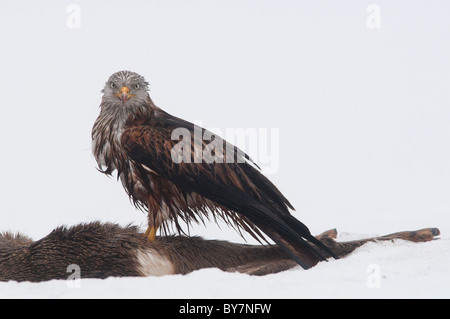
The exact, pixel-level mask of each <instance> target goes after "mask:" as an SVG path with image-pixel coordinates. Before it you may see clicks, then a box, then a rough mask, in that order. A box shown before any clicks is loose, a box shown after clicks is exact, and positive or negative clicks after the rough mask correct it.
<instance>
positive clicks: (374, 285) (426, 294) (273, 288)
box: [0, 234, 450, 299]
mask: <svg viewBox="0 0 450 319" xmlns="http://www.w3.org/2000/svg"><path fill="white" fill-rule="evenodd" d="M357 237H359V236H355V235H349V234H343V235H342V236H341V238H340V239H346V240H347V239H354V238H357ZM449 265H450V239H449V238H445V237H444V238H442V239H440V240H435V241H433V242H428V243H423V244H415V243H410V242H405V241H402V240H398V241H395V242H384V243H370V244H367V245H365V246H363V247H361V248H359V249H358V250H356V251H355V252H354V253H353V254H351V255H350V256H348V257H347V258H345V259H341V260H337V261H330V262H325V263H321V264H319V265H318V266H316V267H315V268H313V269H311V270H308V271H304V270H302V269H300V268H295V269H292V270H290V271H287V272H283V273H280V274H275V275H269V276H265V277H251V276H247V275H242V274H230V273H225V272H222V271H220V270H217V269H204V270H200V271H197V272H194V273H192V274H189V275H186V276H179V275H177V276H166V277H151V278H109V279H106V280H92V279H85V280H82V281H81V284H80V288H69V287H68V286H67V282H66V281H61V280H60V281H50V282H44V283H38V284H35V283H16V282H9V283H0V298H187V299H196V298H225V299H228V298H231V299H232V298H239V299H241V298H243V299H249V298H285V299H290V298H450V271H449V267H450V266H449Z"/></svg>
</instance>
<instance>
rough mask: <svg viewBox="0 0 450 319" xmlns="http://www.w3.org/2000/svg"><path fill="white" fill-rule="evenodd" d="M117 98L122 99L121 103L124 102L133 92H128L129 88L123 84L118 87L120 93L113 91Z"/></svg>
mask: <svg viewBox="0 0 450 319" xmlns="http://www.w3.org/2000/svg"><path fill="white" fill-rule="evenodd" d="M114 95H116V96H117V97H118V98H119V99H121V100H122V102H123V104H125V103H126V102H127V101H128V100H129V99H130V98H131V97H133V96H134V95H133V94H130V89H129V88H128V87H126V86H123V87H122V88H121V89H120V93H114Z"/></svg>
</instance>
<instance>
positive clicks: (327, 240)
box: [317, 228, 440, 257]
mask: <svg viewBox="0 0 450 319" xmlns="http://www.w3.org/2000/svg"><path fill="white" fill-rule="evenodd" d="M328 232H330V231H328ZM328 232H324V233H322V234H321V235H319V236H317V238H318V239H319V240H320V241H322V242H323V243H324V244H325V245H327V246H328V247H329V248H330V249H331V250H332V251H333V252H334V253H335V254H336V255H337V256H338V257H344V256H346V255H348V254H350V253H351V252H353V251H354V250H355V249H356V248H358V247H361V246H362V245H364V244H367V243H369V242H377V241H388V240H394V239H403V240H407V241H412V242H416V243H419V242H427V241H431V240H433V239H435V237H436V236H439V235H440V231H439V229H437V228H425V229H420V230H416V231H404V232H398V233H393V234H389V235H385V236H379V237H371V238H365V239H360V240H353V241H347V242H337V241H335V240H334V238H336V237H334V238H333V237H330V236H327V233H328ZM324 234H325V235H324ZM331 234H333V230H332V231H331ZM336 234H337V232H336Z"/></svg>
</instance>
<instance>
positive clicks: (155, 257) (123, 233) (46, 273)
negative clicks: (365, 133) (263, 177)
mask: <svg viewBox="0 0 450 319" xmlns="http://www.w3.org/2000/svg"><path fill="white" fill-rule="evenodd" d="M438 235H439V230H438V229H436V228H427V229H424V230H420V231H415V232H401V233H395V234H391V235H387V236H382V237H377V238H368V239H364V240H357V241H351V242H344V243H339V242H336V241H335V238H336V236H337V232H336V230H330V231H327V232H324V233H322V234H321V235H319V236H317V237H316V238H317V239H319V240H320V241H321V242H323V243H324V244H325V245H326V246H327V247H329V248H330V249H331V250H332V251H333V252H334V253H335V254H336V255H337V256H339V257H344V256H346V255H348V254H349V253H351V252H352V251H354V250H355V249H356V248H358V247H360V246H362V245H364V244H365V243H367V242H371V241H379V240H393V239H396V238H401V239H404V240H410V241H415V242H423V241H429V240H432V239H433V238H434V237H435V236H438ZM70 265H78V266H79V269H80V270H81V278H108V277H145V276H163V275H173V274H182V275H185V274H188V273H190V272H192V271H195V270H199V269H203V268H219V269H221V270H223V271H228V272H240V273H246V274H249V275H266V274H270V273H277V272H280V271H285V270H288V269H291V268H293V267H295V266H297V262H296V261H295V260H293V259H291V258H290V257H289V256H288V255H287V254H286V253H285V252H284V251H283V250H281V249H280V248H279V247H278V246H271V245H265V246H259V245H243V244H235V243H230V242H226V241H217V240H205V239H202V238H199V237H184V236H164V237H158V238H157V239H156V240H155V241H153V242H150V241H149V240H148V239H147V238H145V237H144V236H143V235H142V234H141V233H139V231H138V229H137V227H134V226H128V227H121V226H119V225H116V224H111V223H106V224H103V223H100V222H93V223H88V224H80V225H77V226H74V227H59V228H57V229H55V230H54V231H52V232H51V233H50V234H49V235H48V236H46V237H44V238H43V239H41V240H38V241H33V240H31V239H30V238H28V237H27V236H24V235H22V234H11V233H4V234H1V235H0V281H10V280H13V281H18V282H21V281H31V282H41V281H48V280H53V279H67V278H68V277H69V275H70V273H69V272H68V266H70Z"/></svg>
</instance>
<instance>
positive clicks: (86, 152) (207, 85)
mask: <svg viewBox="0 0 450 319" xmlns="http://www.w3.org/2000/svg"><path fill="white" fill-rule="evenodd" d="M72 3H75V4H77V5H79V7H80V8H81V28H76V29H71V28H69V27H68V25H67V19H68V17H69V15H70V13H68V12H67V8H68V5H69V4H72ZM370 3H371V2H367V1H359V0H358V1H356V0H355V1H302V2H301V1H288V0H285V1H264V0H263V1H261V0H258V1H256V0H245V1H244V0H241V1H231V0H228V1H211V0H208V1H137V0H136V1H58V2H56V1H20V3H19V1H9V2H6V1H2V3H1V6H0V35H1V37H0V39H1V50H0V70H1V76H0V89H1V97H0V146H1V156H0V167H1V178H0V228H1V229H2V230H13V231H17V230H21V231H23V232H24V233H27V234H29V235H30V236H32V237H33V238H35V239H38V238H40V237H42V236H44V235H46V234H47V233H48V232H49V231H51V230H52V229H53V228H55V227H56V226H59V225H63V224H67V225H73V224H76V223H79V222H89V221H94V220H102V221H111V222H118V223H120V224H122V225H126V224H128V223H133V224H137V225H141V226H143V227H145V221H146V218H145V216H144V214H142V213H140V212H138V211H136V210H135V209H134V207H133V206H132V205H131V204H130V202H129V200H128V198H127V196H126V194H125V192H124V191H123V189H122V186H121V185H120V184H119V183H117V182H116V180H115V179H108V178H107V177H105V176H103V175H102V174H100V173H99V172H97V171H96V163H95V160H94V158H93V156H92V155H91V150H90V148H91V140H90V132H91V128H92V125H93V122H94V121H95V119H96V117H97V115H98V112H99V109H98V106H99V103H100V99H101V93H100V90H101V89H102V88H103V85H104V83H105V82H106V80H107V79H108V77H109V76H110V75H111V74H112V73H114V72H116V71H119V70H122V69H129V70H133V71H136V72H138V73H140V74H142V75H143V76H145V77H146V78H147V80H148V81H149V82H150V83H151V92H150V94H151V96H152V98H153V100H154V101H155V102H156V104H157V105H158V106H160V107H161V108H163V109H165V110H166V111H168V112H169V113H171V114H174V115H176V116H179V117H182V118H184V119H187V120H190V121H202V123H203V125H204V126H207V127H218V128H221V129H223V130H225V129H226V128H238V127H241V128H252V127H253V128H268V129H270V128H278V129H279V130H280V145H279V149H280V154H279V159H280V168H279V170H278V172H277V173H276V174H271V175H269V178H270V179H271V180H272V181H273V182H274V183H275V184H276V185H277V186H278V187H279V188H280V190H282V192H283V193H284V194H285V195H286V196H287V198H288V199H290V201H291V202H292V204H293V205H294V206H295V207H296V209H297V212H296V213H295V216H296V217H298V218H299V219H300V220H302V221H303V222H304V223H306V224H307V225H308V226H309V227H310V228H311V230H312V232H313V233H318V232H321V231H323V230H325V229H328V228H333V227H337V228H338V229H340V230H345V231H350V232H359V233H373V232H375V233H385V232H394V231H398V230H404V229H415V228H422V227H428V226H436V227H440V228H441V230H442V231H443V233H444V234H445V233H446V232H447V233H448V231H449V230H450V226H449V224H450V223H449V217H448V216H449V213H450V196H449V194H450V165H449V163H450V90H449V84H450V59H449V57H450V35H449V30H450V20H449V19H448V12H450V5H449V3H448V1H433V2H432V3H430V2H429V1H377V2H376V3H377V4H378V5H379V6H380V8H381V28H380V29H370V28H368V27H367V24H366V20H367V19H368V17H369V15H370V14H369V13H367V11H366V9H367V7H368V5H369V4H370ZM190 231H191V234H192V235H197V234H200V235H205V236H206V237H208V238H222V239H227V240H234V241H240V238H239V237H238V236H237V235H235V233H234V232H233V231H230V230H227V228H226V227H225V228H223V229H222V230H220V229H219V228H217V227H216V226H211V225H208V227H207V229H205V228H204V227H203V226H198V227H195V228H192V229H191V230H190Z"/></svg>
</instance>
